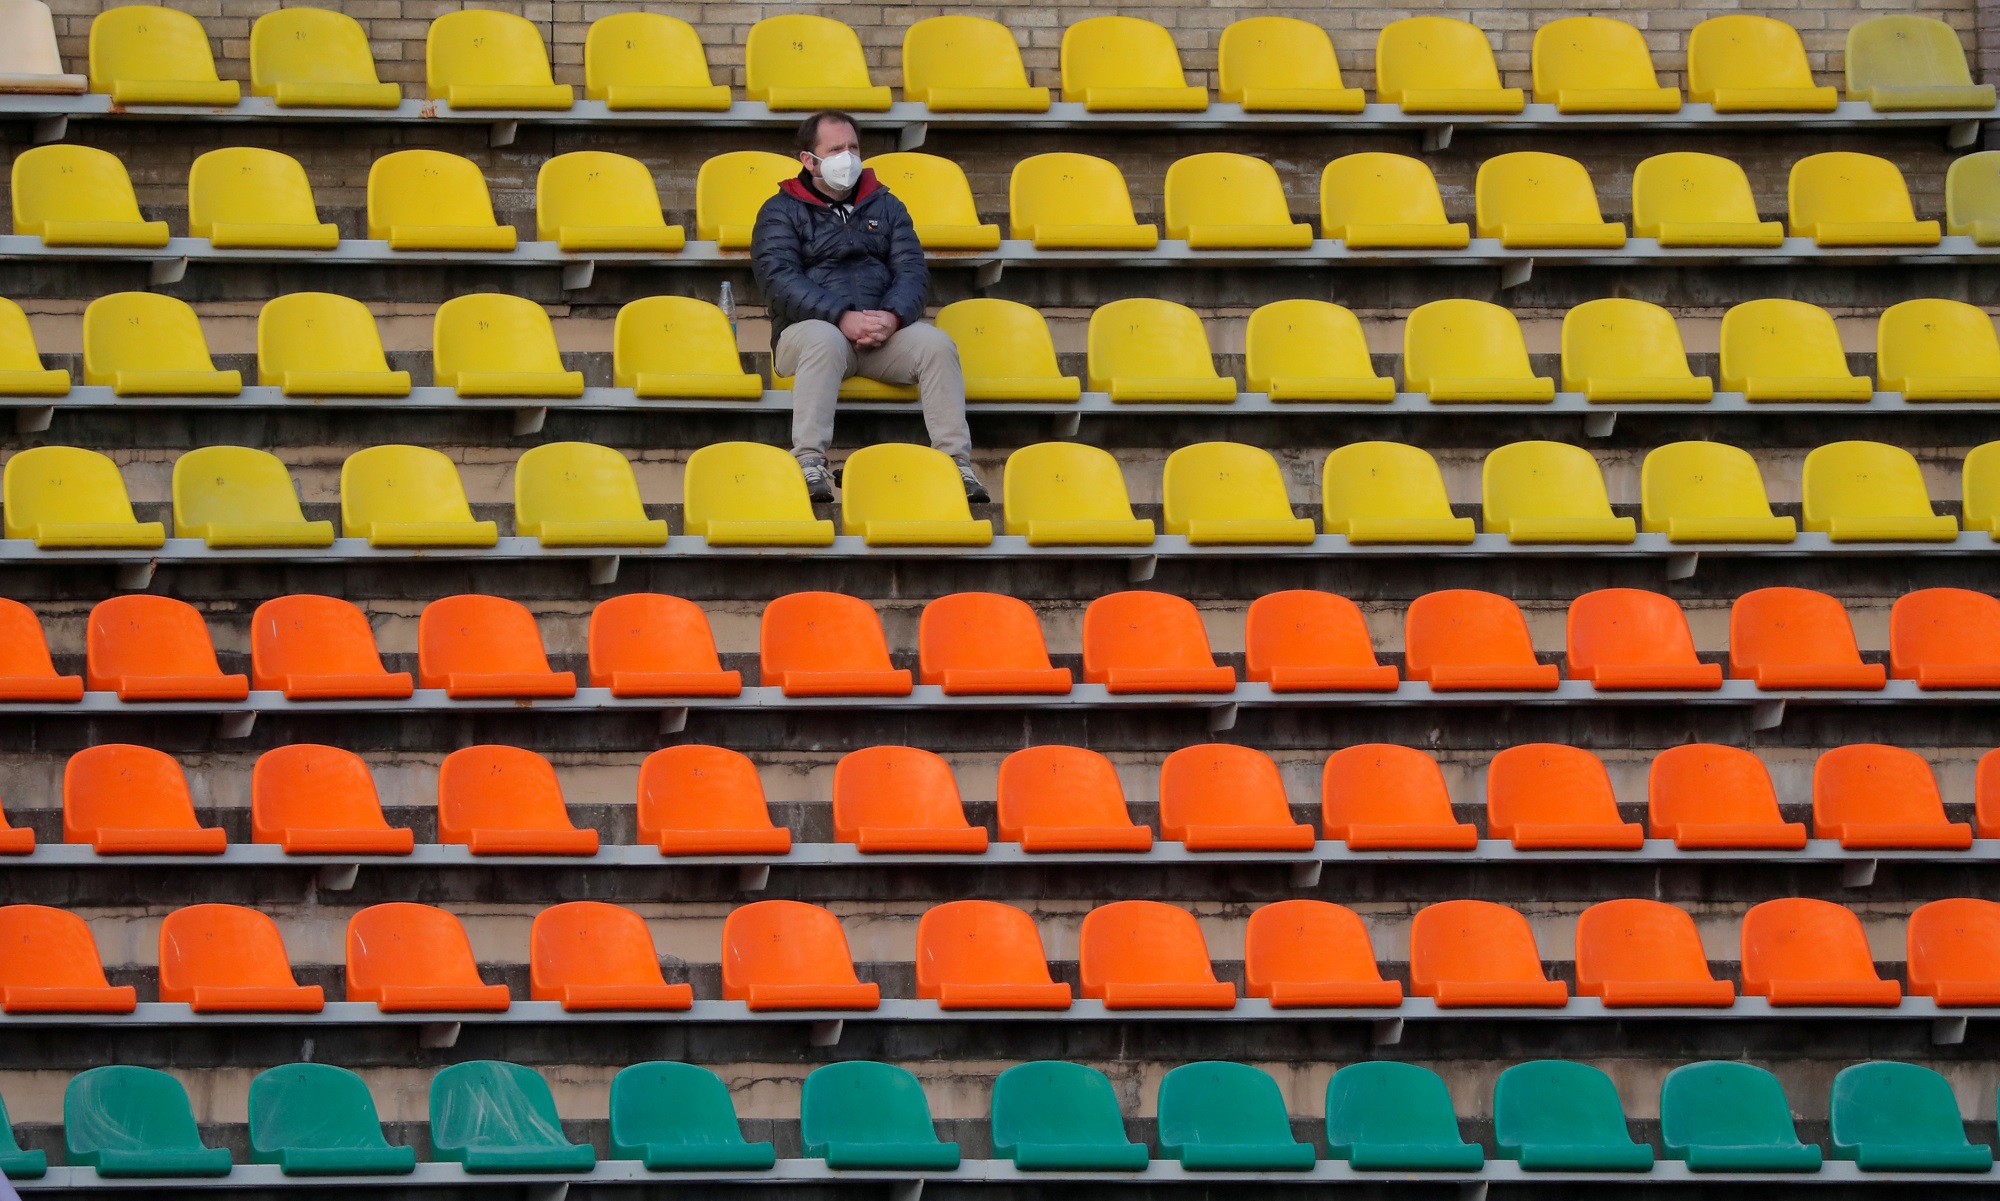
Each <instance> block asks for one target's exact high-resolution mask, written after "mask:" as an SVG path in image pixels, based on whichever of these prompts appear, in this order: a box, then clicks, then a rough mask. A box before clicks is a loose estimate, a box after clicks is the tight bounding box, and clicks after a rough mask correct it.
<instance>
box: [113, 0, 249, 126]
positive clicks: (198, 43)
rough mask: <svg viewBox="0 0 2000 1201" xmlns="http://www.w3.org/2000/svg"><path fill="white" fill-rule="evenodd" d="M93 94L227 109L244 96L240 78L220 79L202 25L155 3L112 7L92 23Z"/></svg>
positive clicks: (127, 101)
mask: <svg viewBox="0 0 2000 1201" xmlns="http://www.w3.org/2000/svg"><path fill="white" fill-rule="evenodd" d="M90 90H91V91H93V92H106V93H109V94H110V96H111V103H113V104H121V105H122V104H188V105H198V106H200V107H202V108H223V107H226V106H231V105H234V104H235V103H236V102H237V101H239V100H241V99H242V98H243V89H242V87H241V86H240V85H238V84H237V83H236V81H235V80H225V79H218V78H217V77H216V74H215V53H214V51H212V50H211V49H210V48H209V44H208V31H207V30H205V29H203V28H202V27H201V22H200V21H197V20H195V19H194V18H193V17H191V16H189V15H187V14H186V13H184V12H179V11H176V10H174V9H171V8H159V7H156V6H154V5H150V4H132V5H126V6H124V7H121V8H107V9H105V10H104V11H103V12H101V13H98V14H97V16H96V17H95V18H94V19H93V20H92V21H91V22H90Z"/></svg>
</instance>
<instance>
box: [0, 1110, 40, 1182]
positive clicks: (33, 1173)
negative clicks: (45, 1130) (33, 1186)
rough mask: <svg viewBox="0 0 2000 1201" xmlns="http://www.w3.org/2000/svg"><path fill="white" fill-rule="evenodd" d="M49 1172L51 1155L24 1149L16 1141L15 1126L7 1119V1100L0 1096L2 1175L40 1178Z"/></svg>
mask: <svg viewBox="0 0 2000 1201" xmlns="http://www.w3.org/2000/svg"><path fill="white" fill-rule="evenodd" d="M48 1172H49V1157H48V1156H47V1155H46V1154H44V1153H43V1152H40V1151H23V1150H21V1144H19V1143H17V1142H15V1141H14V1126H13V1123H11V1122H10V1121H8V1119H7V1100H6V1098H4V1097H0V1176H5V1177H6V1178H7V1179H9V1180H39V1179H41V1178H42V1177H43V1176H46V1175H48Z"/></svg>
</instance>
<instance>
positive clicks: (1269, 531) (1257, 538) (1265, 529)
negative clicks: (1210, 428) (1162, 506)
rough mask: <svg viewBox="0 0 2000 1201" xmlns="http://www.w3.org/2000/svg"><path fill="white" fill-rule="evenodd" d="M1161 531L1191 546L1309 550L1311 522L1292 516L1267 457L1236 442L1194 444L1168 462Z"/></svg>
mask: <svg viewBox="0 0 2000 1201" xmlns="http://www.w3.org/2000/svg"><path fill="white" fill-rule="evenodd" d="M1161 491H1162V493H1163V497H1162V499H1164V500H1165V501H1166V514H1165V517H1166V527H1167V533H1169V534H1180V535H1183V536H1185V537H1186V538H1187V540H1188V541H1189V542H1191V543H1193V544H1194V545H1196V546H1217V545H1230V544H1234V545H1258V546H1308V545H1310V544H1311V543H1312V540H1313V538H1314V537H1316V536H1317V534H1318V531H1317V530H1316V529H1314V527H1313V523H1312V518H1310V517H1294V516H1293V515H1292V498H1291V494H1290V493H1288V492H1287V491H1286V490H1285V473H1284V471H1283V470H1282V469H1281V468H1279V466H1278V460H1277V459H1275V458H1273V457H1272V456H1271V452H1270V451H1268V450H1264V449H1262V448H1260V447H1256V446H1245V445H1243V444H1242V443H1240V442H1197V443H1195V444H1194V445H1192V446H1183V447H1181V448H1180V449H1179V450H1176V451H1175V452H1174V453H1172V454H1170V455H1168V456H1167V467H1166V473H1165V476H1164V478H1163V480H1162V485H1161Z"/></svg>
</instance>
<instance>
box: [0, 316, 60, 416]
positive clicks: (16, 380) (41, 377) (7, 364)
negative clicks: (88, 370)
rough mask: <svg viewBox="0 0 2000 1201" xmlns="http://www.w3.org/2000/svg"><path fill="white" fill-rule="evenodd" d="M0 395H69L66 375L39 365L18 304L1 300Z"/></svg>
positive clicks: (30, 333)
mask: <svg viewBox="0 0 2000 1201" xmlns="http://www.w3.org/2000/svg"><path fill="white" fill-rule="evenodd" d="M0 394H5V395H7V396H67V395H69V372H67V371H50V370H48V369H46V368H44V367H43V366H42V356H41V354H40V352H38V351H37V350H36V349H35V331H34V330H33V329H31V328H30V327H29V325H28V315H27V314H26V313H24V312H22V311H21V306H20V305H18V304H15V303H14V302H13V301H11V300H4V299H0Z"/></svg>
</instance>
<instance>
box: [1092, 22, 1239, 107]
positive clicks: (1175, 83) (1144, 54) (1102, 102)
mask: <svg viewBox="0 0 2000 1201" xmlns="http://www.w3.org/2000/svg"><path fill="white" fill-rule="evenodd" d="M1062 98H1063V100H1064V101H1065V102H1068V103H1079V102H1080V103H1081V104H1082V105H1083V107H1084V111H1086V112H1093V113H1199V112H1206V111H1207V109H1208V89H1207V88H1191V87H1189V86H1188V82H1187V75H1186V74H1185V73H1184V72H1183V71H1182V70H1181V52H1180V50H1179V49H1178V48H1177V47H1176V46H1175V45H1174V35H1172V34H1171V33H1168V32H1167V30H1166V27H1165V26H1163V25H1157V24H1154V23H1153V22H1151V21H1145V20H1141V19H1140V18H1138V17H1085V18H1084V19H1083V20H1081V21H1077V22H1075V23H1074V24H1072V25H1070V26H1069V28H1067V29H1065V30H1063V36H1062Z"/></svg>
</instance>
